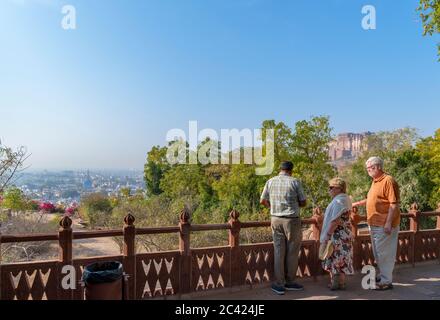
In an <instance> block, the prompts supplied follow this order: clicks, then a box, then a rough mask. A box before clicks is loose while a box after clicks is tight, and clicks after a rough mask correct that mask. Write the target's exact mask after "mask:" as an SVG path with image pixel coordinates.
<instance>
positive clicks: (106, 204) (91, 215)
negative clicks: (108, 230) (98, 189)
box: [79, 193, 113, 228]
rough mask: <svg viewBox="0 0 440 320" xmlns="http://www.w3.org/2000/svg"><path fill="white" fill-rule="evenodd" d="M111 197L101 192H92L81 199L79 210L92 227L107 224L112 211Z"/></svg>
mask: <svg viewBox="0 0 440 320" xmlns="http://www.w3.org/2000/svg"><path fill="white" fill-rule="evenodd" d="M112 209H113V207H112V205H111V202H110V199H109V198H108V197H107V196H105V195H103V194H101V193H92V194H90V195H88V196H87V197H85V198H84V199H83V200H82V201H81V206H80V208H79V212H80V214H81V216H82V217H83V218H84V219H85V220H86V221H87V222H88V223H89V224H90V227H91V228H94V227H96V226H100V227H102V226H105V225H106V220H108V219H109V218H110V216H111V213H112Z"/></svg>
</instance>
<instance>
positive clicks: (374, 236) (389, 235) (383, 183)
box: [353, 157, 400, 290]
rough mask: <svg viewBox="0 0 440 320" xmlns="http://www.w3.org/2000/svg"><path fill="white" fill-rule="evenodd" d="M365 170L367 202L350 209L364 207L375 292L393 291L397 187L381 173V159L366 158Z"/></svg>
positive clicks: (397, 209) (388, 177) (398, 216)
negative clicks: (368, 185) (373, 262)
mask: <svg viewBox="0 0 440 320" xmlns="http://www.w3.org/2000/svg"><path fill="white" fill-rule="evenodd" d="M366 167H367V171H368V175H369V176H370V177H372V178H373V182H372V184H371V188H370V191H369V192H368V195H367V199H365V200H362V201H359V202H355V203H353V207H355V206H365V205H366V206H367V221H368V225H369V226H370V234H371V245H372V248H373V254H374V258H375V260H376V263H377V266H378V268H379V273H380V275H379V276H378V277H376V279H377V280H376V281H377V282H378V283H376V290H388V289H392V288H393V284H392V281H393V269H394V264H395V260H396V251H397V241H398V236H399V226H400V208H399V203H400V195H399V186H398V185H397V182H396V180H394V178H393V177H391V176H390V175H389V174H387V173H385V172H384V171H383V160H382V159H381V158H379V157H371V158H369V159H368V160H367V162H366Z"/></svg>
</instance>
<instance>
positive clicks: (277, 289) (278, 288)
mask: <svg viewBox="0 0 440 320" xmlns="http://www.w3.org/2000/svg"><path fill="white" fill-rule="evenodd" d="M272 291H273V292H275V293H276V294H279V295H283V294H284V293H285V292H286V289H284V287H282V286H277V285H276V284H273V285H272Z"/></svg>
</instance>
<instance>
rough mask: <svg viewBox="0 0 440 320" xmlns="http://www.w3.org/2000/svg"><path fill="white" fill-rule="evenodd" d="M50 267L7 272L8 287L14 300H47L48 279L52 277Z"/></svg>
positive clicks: (52, 272) (52, 273)
mask: <svg viewBox="0 0 440 320" xmlns="http://www.w3.org/2000/svg"><path fill="white" fill-rule="evenodd" d="M54 276H55V275H54V271H53V270H52V268H49V267H47V268H36V269H33V270H31V271H29V270H20V271H17V272H13V271H11V272H9V281H10V287H11V288H12V290H13V293H14V295H13V299H14V300H47V293H48V292H47V291H48V289H49V287H48V286H49V285H50V284H51V283H53V281H50V282H49V280H51V279H52V278H51V277H54Z"/></svg>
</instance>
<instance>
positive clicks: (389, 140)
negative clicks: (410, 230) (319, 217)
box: [340, 128, 428, 210]
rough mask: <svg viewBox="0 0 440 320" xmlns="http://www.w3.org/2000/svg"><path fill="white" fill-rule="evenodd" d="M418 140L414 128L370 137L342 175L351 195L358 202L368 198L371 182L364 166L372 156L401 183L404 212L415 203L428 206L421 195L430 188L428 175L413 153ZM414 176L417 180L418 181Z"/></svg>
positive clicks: (383, 132)
mask: <svg viewBox="0 0 440 320" xmlns="http://www.w3.org/2000/svg"><path fill="white" fill-rule="evenodd" d="M419 139H420V138H419V136H418V134H417V131H416V129H414V128H401V129H397V130H394V131H381V132H378V133H375V134H373V135H371V136H369V137H367V138H366V141H365V150H364V152H363V153H362V154H361V156H360V157H359V158H358V159H357V160H356V161H355V162H354V163H353V164H351V165H350V166H348V167H347V168H345V169H343V170H342V171H341V172H340V175H341V176H342V177H343V178H344V179H345V180H346V181H347V184H348V193H349V194H350V195H351V196H352V197H353V199H354V200H355V201H356V200H361V199H365V198H366V197H367V193H368V190H369V189H370V186H371V178H370V177H369V176H368V174H367V171H366V169H365V162H366V161H367V159H368V158H370V157H372V156H378V157H380V158H382V159H383V160H384V171H385V172H387V173H389V174H391V175H392V176H393V177H394V178H395V179H396V181H397V182H398V183H399V186H400V189H401V204H402V209H405V210H406V209H407V207H408V205H410V204H412V203H413V202H414V201H415V199H420V200H419V201H422V202H423V203H425V202H424V200H423V197H420V195H421V194H422V193H424V192H426V188H428V186H427V181H426V175H422V174H423V164H422V163H421V162H418V157H417V156H416V155H415V153H414V145H415V144H416V142H417V141H418V140H419ZM417 162H418V163H417ZM415 174H417V175H418V176H417V177H415V176H414V175H415ZM413 187H417V189H412V188H413Z"/></svg>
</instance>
